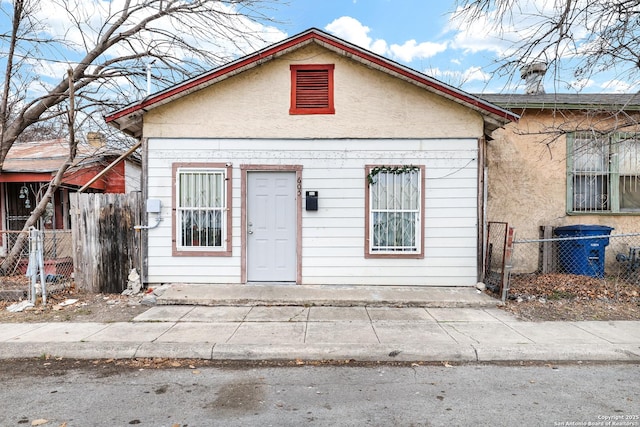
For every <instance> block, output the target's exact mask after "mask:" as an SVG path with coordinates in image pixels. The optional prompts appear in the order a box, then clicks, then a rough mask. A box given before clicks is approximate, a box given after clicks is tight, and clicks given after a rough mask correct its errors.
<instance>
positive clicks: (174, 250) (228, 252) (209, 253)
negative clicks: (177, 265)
mask: <svg viewBox="0 0 640 427" xmlns="http://www.w3.org/2000/svg"><path fill="white" fill-rule="evenodd" d="M180 168H203V169H225V170H226V180H227V188H226V191H227V209H226V210H227V218H226V222H227V223H226V226H227V233H226V236H225V239H226V240H225V250H223V251H221V250H202V251H198V250H189V251H185V250H179V249H178V246H177V244H176V243H177V238H178V235H177V234H178V233H177V230H176V227H177V224H176V206H177V203H178V199H177V190H178V189H177V181H176V179H177V176H178V169H180ZM172 169H173V171H172V174H171V175H172V176H171V182H172V187H173V191H172V201H171V255H172V256H179V257H183V256H184V257H203V256H205V257H230V256H232V248H231V237H232V233H231V225H232V218H231V212H232V211H231V207H232V206H231V200H232V199H233V198H232V197H231V190H232V185H231V183H232V179H231V178H232V177H231V172H232V170H233V166H229V165H228V164H226V163H174V164H173V165H172Z"/></svg>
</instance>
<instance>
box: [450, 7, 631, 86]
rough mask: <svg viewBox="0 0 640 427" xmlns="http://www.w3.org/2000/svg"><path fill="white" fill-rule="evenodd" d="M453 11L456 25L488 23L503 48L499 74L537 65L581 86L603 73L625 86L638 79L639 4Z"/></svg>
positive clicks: (488, 8) (482, 8)
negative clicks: (504, 44)
mask: <svg viewBox="0 0 640 427" xmlns="http://www.w3.org/2000/svg"><path fill="white" fill-rule="evenodd" d="M456 5H457V8H456V12H455V14H456V17H457V18H459V19H460V20H461V22H464V23H466V24H471V23H473V22H476V21H478V20H482V22H488V23H489V25H490V26H491V27H490V28H489V30H490V31H494V32H495V33H496V34H498V35H500V36H501V37H502V38H503V40H504V41H506V42H507V43H508V46H507V47H506V48H505V52H504V57H503V58H501V59H500V71H502V72H503V73H504V74H507V73H508V75H513V74H514V69H515V70H517V69H518V68H519V67H521V66H522V65H523V64H529V63H534V62H538V61H540V62H545V63H547V64H548V66H549V67H550V70H553V71H555V75H556V77H557V76H558V75H559V73H558V70H559V69H570V70H571V71H572V73H573V77H575V79H577V80H578V81H583V82H584V81H587V79H589V78H590V77H591V76H593V75H595V74H597V73H599V72H602V71H609V70H614V71H615V72H616V76H617V77H616V78H619V79H622V80H626V81H630V82H633V81H636V80H637V79H638V76H640V0H536V1H525V0H457V2H456ZM514 29H516V31H515V32H514ZM562 83H568V82H562Z"/></svg>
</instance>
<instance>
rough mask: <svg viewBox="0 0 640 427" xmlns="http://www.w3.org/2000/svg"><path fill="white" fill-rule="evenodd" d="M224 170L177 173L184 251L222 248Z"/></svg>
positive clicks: (178, 224)
mask: <svg viewBox="0 0 640 427" xmlns="http://www.w3.org/2000/svg"><path fill="white" fill-rule="evenodd" d="M224 184H225V171H224V170H194V169H179V170H178V183H177V185H178V194H177V209H176V215H177V221H176V223H177V227H178V233H179V236H180V239H179V242H180V246H181V248H183V249H184V248H202V247H206V248H212V249H213V248H220V249H222V248H223V244H224V239H223V238H222V237H223V236H224V235H226V230H225V225H226V221H224V216H225V214H226V199H227V198H226V194H225V185H224Z"/></svg>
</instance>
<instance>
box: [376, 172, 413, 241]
mask: <svg viewBox="0 0 640 427" xmlns="http://www.w3.org/2000/svg"><path fill="white" fill-rule="evenodd" d="M369 188H370V190H369V191H370V200H371V202H370V203H371V212H370V215H371V220H370V224H371V230H370V233H371V236H372V239H371V248H370V250H371V252H405V253H406V252H418V250H419V242H420V239H421V233H420V227H419V223H420V198H421V194H420V193H421V186H420V171H419V170H408V171H403V172H400V173H398V172H386V171H382V172H379V173H378V174H377V175H376V176H375V181H374V182H373V183H372V184H371V185H370V187H369Z"/></svg>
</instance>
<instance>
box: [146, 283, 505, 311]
mask: <svg viewBox="0 0 640 427" xmlns="http://www.w3.org/2000/svg"><path fill="white" fill-rule="evenodd" d="M498 303H499V300H497V299H495V298H492V297H491V296H489V295H487V294H485V293H484V292H480V291H478V290H477V289H476V288H474V287H440V286H438V287H426V286H425V287H420V286H342V285H340V286H338V285H335V286H334V285H291V284H247V285H242V284H229V285H224V284H206V285H203V284H186V283H185V284H173V285H171V286H170V287H169V288H168V289H167V290H166V291H165V292H164V293H163V294H162V295H161V296H159V297H158V299H157V304H160V305H207V306H225V305H262V306H271V305H280V306H283V305H302V306H336V307H349V306H398V307H441V308H457V307H495V306H496V305H497V304H498Z"/></svg>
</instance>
